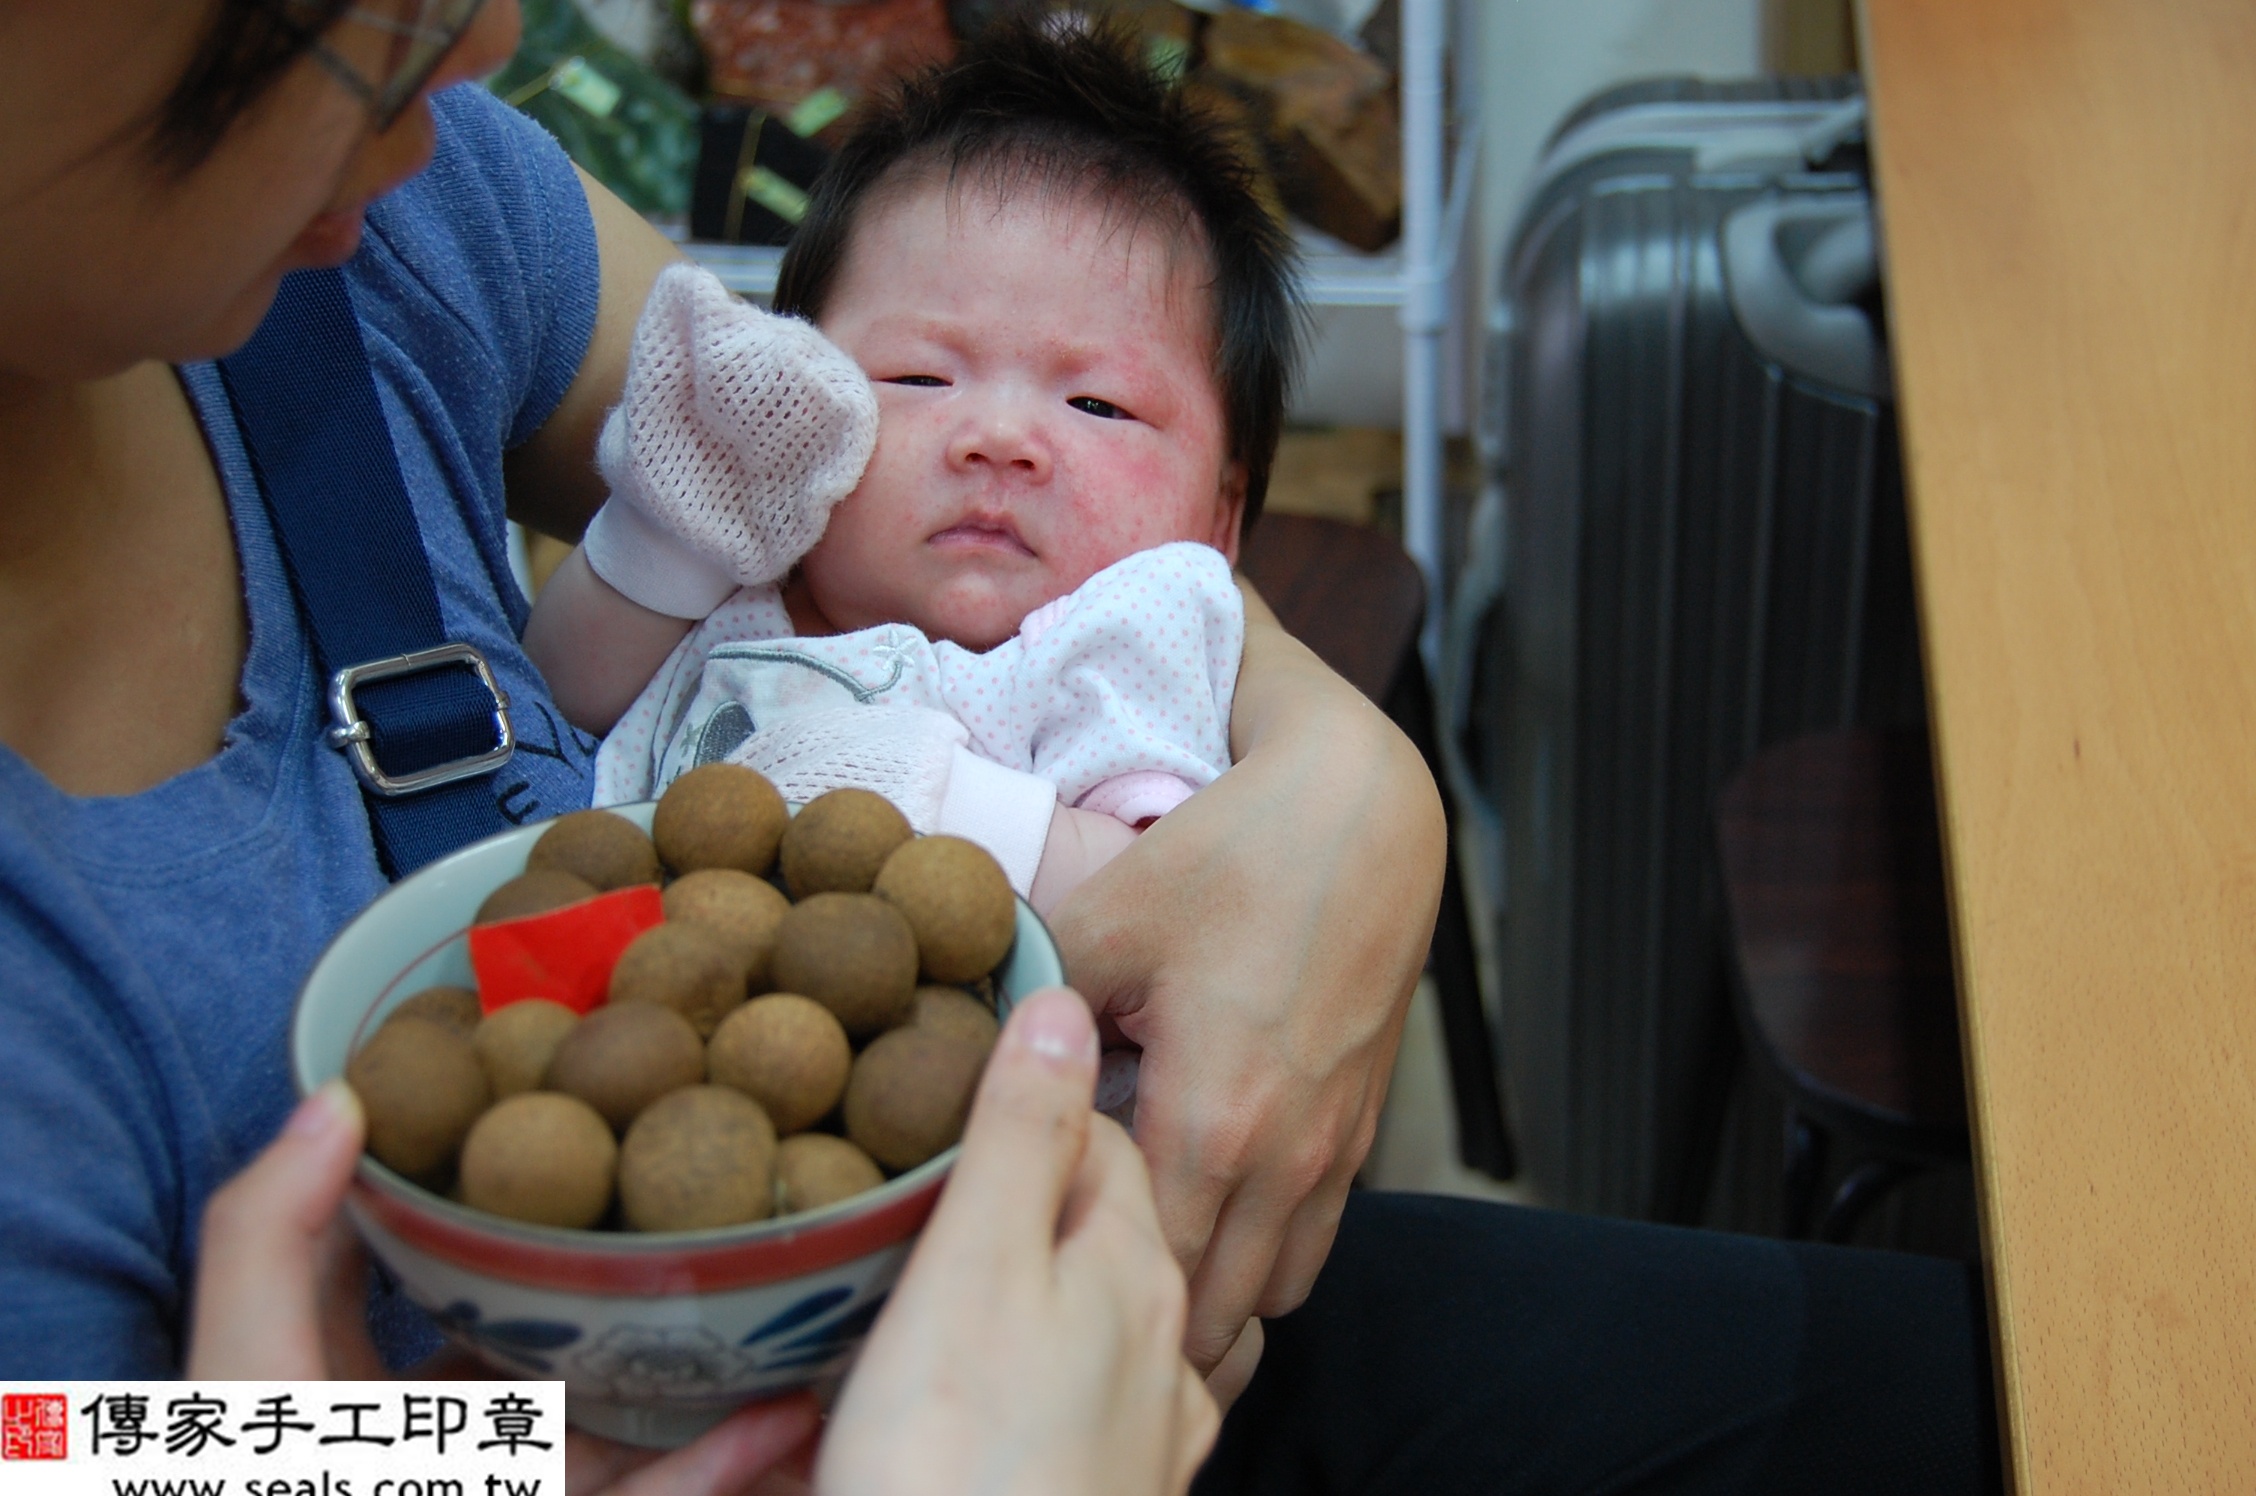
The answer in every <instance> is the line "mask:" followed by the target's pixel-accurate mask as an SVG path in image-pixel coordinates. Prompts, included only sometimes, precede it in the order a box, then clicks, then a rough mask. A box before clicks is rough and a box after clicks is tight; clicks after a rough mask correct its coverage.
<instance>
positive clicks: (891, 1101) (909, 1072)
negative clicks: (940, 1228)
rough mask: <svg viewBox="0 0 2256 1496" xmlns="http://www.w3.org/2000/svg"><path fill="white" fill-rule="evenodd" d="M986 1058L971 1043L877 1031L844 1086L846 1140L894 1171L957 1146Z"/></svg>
mask: <svg viewBox="0 0 2256 1496" xmlns="http://www.w3.org/2000/svg"><path fill="white" fill-rule="evenodd" d="M986 1064H987V1055H986V1053H985V1051H983V1050H981V1049H980V1047H979V1046H978V1045H976V1044H973V1043H970V1042H969V1041H967V1040H963V1039H957V1038H952V1037H950V1036H949V1035H947V1034H936V1033H934V1032H932V1031H931V1030H930V1029H921V1028H901V1029H895V1030H893V1032H891V1033H890V1034H880V1035H879V1036H878V1037H877V1038H875V1039H873V1040H871V1041H870V1046H869V1048H867V1049H865V1050H863V1051H862V1053H861V1057H860V1058H858V1059H856V1060H855V1061H854V1074H853V1076H852V1078H851V1079H849V1080H848V1081H847V1082H846V1136H847V1137H848V1138H850V1139H851V1140H852V1141H853V1142H854V1145H855V1146H856V1147H858V1148H860V1149H861V1150H862V1151H863V1152H864V1153H867V1154H868V1155H869V1156H870V1157H871V1158H874V1159H876V1160H877V1161H878V1163H880V1164H882V1165H883V1166H884V1167H886V1168H888V1169H891V1170H892V1171H893V1172H894V1173H896V1174H898V1173H900V1172H901V1171H902V1170H904V1169H913V1168H915V1167H916V1166H917V1165H918V1164H921V1163H923V1162H924V1161H925V1160H926V1159H928V1158H931V1157H933V1156H935V1155H937V1154H939V1153H942V1152H944V1151H945V1150H947V1149H949V1148H952V1147H954V1146H955V1145H956V1142H957V1140H958V1139H960V1138H962V1136H963V1129H964V1119H965V1118H966V1117H967V1116H969V1115H970V1113H971V1094H972V1092H973V1091H974V1090H976V1089H977V1088H978V1085H979V1072H980V1071H981V1070H982V1069H983V1068H985V1066H986Z"/></svg>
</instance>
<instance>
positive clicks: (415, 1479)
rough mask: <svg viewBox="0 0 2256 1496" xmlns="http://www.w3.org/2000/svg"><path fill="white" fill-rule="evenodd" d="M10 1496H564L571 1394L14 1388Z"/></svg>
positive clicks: (2, 1391)
mask: <svg viewBox="0 0 2256 1496" xmlns="http://www.w3.org/2000/svg"><path fill="white" fill-rule="evenodd" d="M0 1496H565V1492H564V1384H563V1383H562V1382H533V1381H522V1382H519V1381H512V1382H204V1383H196V1382H4V1381H0Z"/></svg>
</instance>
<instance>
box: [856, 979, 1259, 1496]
mask: <svg viewBox="0 0 2256 1496" xmlns="http://www.w3.org/2000/svg"><path fill="white" fill-rule="evenodd" d="M1096 1074H1097V1036H1096V1028H1095V1025H1094V1023H1093V1021H1092V1020H1091V1018H1090V1016H1089V1013H1088V1010H1087V1007H1086V1006H1085V1005H1084V1004H1083V1003H1082V1001H1081V1000H1080V999H1079V998H1077V997H1075V996H1074V995H1073V994H1072V993H1071V992H1068V991H1066V990H1064V989H1063V988H1052V989H1049V990H1047V991H1044V992H1038V993H1036V994H1034V995H1033V996H1032V997H1029V998H1028V999H1027V1000H1026V1001H1025V1002H1023V1003H1021V1004H1020V1005H1019V1007H1018V1010H1017V1011H1016V1012H1014V1013H1013V1014H1012V1015H1011V1020H1010V1022H1009V1023H1008V1024H1007V1025H1005V1027H1004V1029H1003V1035H1002V1039H1001V1041H1000V1042H999V1043H998V1044H997V1045H996V1047H995V1051H994V1057H993V1058H992V1059H991V1060H989V1061H988V1064H987V1074H986V1076H985V1078H984V1079H983V1080H982V1081H981V1082H980V1087H979V1096H978V1100H977V1101H976V1102H975V1103H974V1104H973V1107H972V1114H971V1122H970V1125H969V1126H968V1127H967V1128H966V1130H965V1132H964V1143H963V1156H962V1158H961V1159H960V1160H959V1161H958V1162H957V1164H956V1169H955V1174H954V1176H953V1177H952V1178H951V1179H950V1180H949V1181H948V1187H947V1190H946V1192H945V1193H944V1194H943V1195H942V1196H941V1197H940V1206H939V1209H938V1210H937V1211H935V1212H934V1214H933V1217H932V1222H931V1224H930V1225H928V1226H927V1227H926V1228H925V1231H924V1236H923V1238H922V1239H921V1240H920V1241H919V1242H918V1243H917V1248H916V1252H915V1255H914V1256H912V1257H911V1258H910V1259H909V1266H908V1270H907V1272H905V1273H904V1274H903V1275H902V1278H901V1282H900V1285H899V1287H897V1288H896V1289H895V1290H894V1292H893V1299H892V1302H891V1303H890V1304H888V1305H887V1306H886V1310H885V1312H884V1313H883V1314H882V1315H880V1316H879V1318H878V1321H877V1326H876V1328H875V1329H874V1330H873V1331H872V1332H871V1335H870V1339H869V1344H868V1345H867V1346H866V1347H864V1349H863V1351H862V1356H861V1360H860V1361H859V1362H857V1363H856V1365H855V1368H854V1372H853V1375H852V1376H851V1377H850V1378H849V1379H848V1381H847V1383H846V1390H845V1394H844V1396H843V1397H842V1399H841V1400H840V1402H839V1404H838V1407H837V1410H836V1411H835V1412H834V1413H833V1414H832V1416H831V1422H830V1432H829V1433H828V1435H827V1436H826V1437H825V1438H824V1440H823V1449H822V1457H821V1462H820V1464H819V1466H818V1467H817V1476H816V1482H817V1486H818V1488H819V1489H820V1490H821V1491H822V1492H823V1493H824V1496H865V1493H866V1496H892V1493H897V1492H904V1491H916V1492H930V1493H953V1492H971V1491H979V1492H993V1493H1020V1492H1023V1493H1027V1496H1094V1493H1097V1492H1108V1493H1109V1492H1120V1493H1143V1492H1177V1491H1181V1490H1183V1489H1184V1488H1185V1487H1186V1486H1187V1485H1189V1483H1190V1479H1191V1475H1192V1473H1193V1472H1194V1471H1196V1470H1197V1468H1198V1465H1199V1462H1200V1461H1202V1460H1203V1459H1205V1458H1206V1453H1207V1450H1208V1449H1209V1448H1210V1447H1211V1446H1212V1444H1213V1442H1214V1435H1215V1430H1216V1428H1217V1426H1218V1423H1219V1418H1218V1415H1217V1414H1216V1412H1215V1408H1214V1402H1213V1400H1212V1399H1211V1398H1210V1397H1209V1396H1208V1395H1207V1391H1206V1388H1205V1386H1204V1384H1203V1383H1201V1382H1200V1381H1199V1379H1198V1377H1197V1375H1196V1374H1195V1373H1193V1372H1192V1370H1191V1368H1190V1366H1189V1364H1188V1363H1186V1362H1185V1361H1184V1359H1183V1352H1182V1340H1183V1316H1184V1304H1185V1300H1184V1285H1183V1277H1182V1273H1181V1271H1180V1270H1179V1269H1178V1268H1177V1267H1176V1265H1175V1262H1174V1260H1173V1258H1172V1257H1171V1256H1170V1255H1169V1252H1168V1248H1167V1243H1166V1241H1165V1239H1164V1238H1163V1237H1162V1236H1161V1235H1160V1230H1159V1221H1158V1218H1157V1217H1156V1216H1155V1215H1154V1213H1153V1208H1152V1197H1151V1185H1150V1180H1149V1178H1148V1176H1147V1175H1146V1174H1145V1172H1144V1163H1143V1159H1142V1158H1141V1157H1140V1156H1139V1155H1138V1154H1137V1152H1136V1147H1135V1145H1134V1144H1133V1143H1131V1142H1129V1141H1128V1136H1127V1134H1126V1133H1123V1132H1122V1131H1121V1130H1120V1129H1119V1128H1118V1127H1116V1126H1115V1125H1113V1124H1112V1123H1111V1122H1110V1121H1108V1120H1106V1119H1105V1118H1103V1117H1100V1116H1098V1115H1096V1114H1095V1113H1094V1112H1092V1111H1090V1109H1089V1100H1090V1096H1091V1094H1092V1093H1093V1091H1094V1089H1095V1086H1096Z"/></svg>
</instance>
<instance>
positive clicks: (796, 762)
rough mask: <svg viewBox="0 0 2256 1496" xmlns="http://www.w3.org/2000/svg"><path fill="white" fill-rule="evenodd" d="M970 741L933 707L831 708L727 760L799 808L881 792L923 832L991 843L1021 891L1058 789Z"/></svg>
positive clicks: (749, 743)
mask: <svg viewBox="0 0 2256 1496" xmlns="http://www.w3.org/2000/svg"><path fill="white" fill-rule="evenodd" d="M970 738H971V734H970V733H969V732H967V731H965V729H964V725H963V724H962V723H960V722H958V721H957V720H956V719H955V718H953V717H951V716H949V715H948V714H947V713H946V712H936V711H934V710H933V709H932V708H930V707H923V706H907V705H873V706H847V707H832V708H826V709H822V710H818V711H809V712H801V713H798V714H797V715H794V716H790V717H786V718H785V719H784V720H783V721H781V722H776V723H772V724H770V725H769V726H766V727H763V728H761V729H760V730H759V731H758V732H755V733H754V734H752V736H751V737H749V738H746V739H745V740H744V742H743V743H742V744H740V745H739V746H738V747H737V748H735V749H734V750H733V751H731V752H730V754H729V755H728V761H729V762H730V763H734V764H743V765H745V766H746V767H747V768H753V769H758V770H759V771H760V772H761V773H762V774H765V775H767V776H768V779H769V780H770V781H771V782H772V783H773V784H774V785H775V787H776V788H777V789H778V790H780V791H782V793H783V798H784V799H786V800H790V801H793V802H795V803H797V802H804V801H808V800H812V799H814V798H815V796H817V795H820V794H824V793H826V792H828V791H830V790H835V789H862V790H872V791H875V792H876V793H878V794H880V795H883V796H884V797H885V798H886V799H888V800H890V801H892V802H893V804H894V805H895V806H896V807H897V808H898V809H899V810H900V812H901V814H902V815H904V816H906V817H908V820H909V824H910V825H911V826H914V827H915V828H916V829H917V830H919V831H921V832H925V833H927V834H930V833H932V832H941V833H944V834H946V835H949V836H961V837H967V838H969V839H970V840H972V841H975V842H977V843H979V844H980V845H981V846H983V847H985V848H986V849H987V850H988V851H989V852H991V853H993V854H994V857H995V860H996V861H997V862H999V863H1001V864H1002V866H1003V874H1004V876H1005V877H1007V878H1009V879H1010V885H1011V887H1012V888H1014V889H1016V890H1017V891H1018V892H1019V893H1021V894H1023V893H1025V892H1027V890H1029V889H1030V888H1032V887H1033V886H1034V874H1035V872H1036V871H1037V870H1038V869H1039V868H1040V867H1041V864H1042V850H1043V847H1044V844H1045V843H1046V841H1047V839H1048V836H1049V830H1050V818H1051V817H1052V816H1053V815H1055V814H1056V812H1057V786H1056V785H1054V784H1052V783H1050V782H1049V781H1048V780H1046V779H1043V778H1042V777H1040V776H1039V775H1035V774H1028V773H1025V772H1023V771H1021V770H1018V769H1008V768H1005V767H1003V766H1002V765H1001V764H996V763H989V762H988V761H987V760H986V759H983V758H981V757H979V755H977V754H975V753H973V752H972V751H971V749H970V748H969V747H968V746H967V744H968V743H969V741H970Z"/></svg>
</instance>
